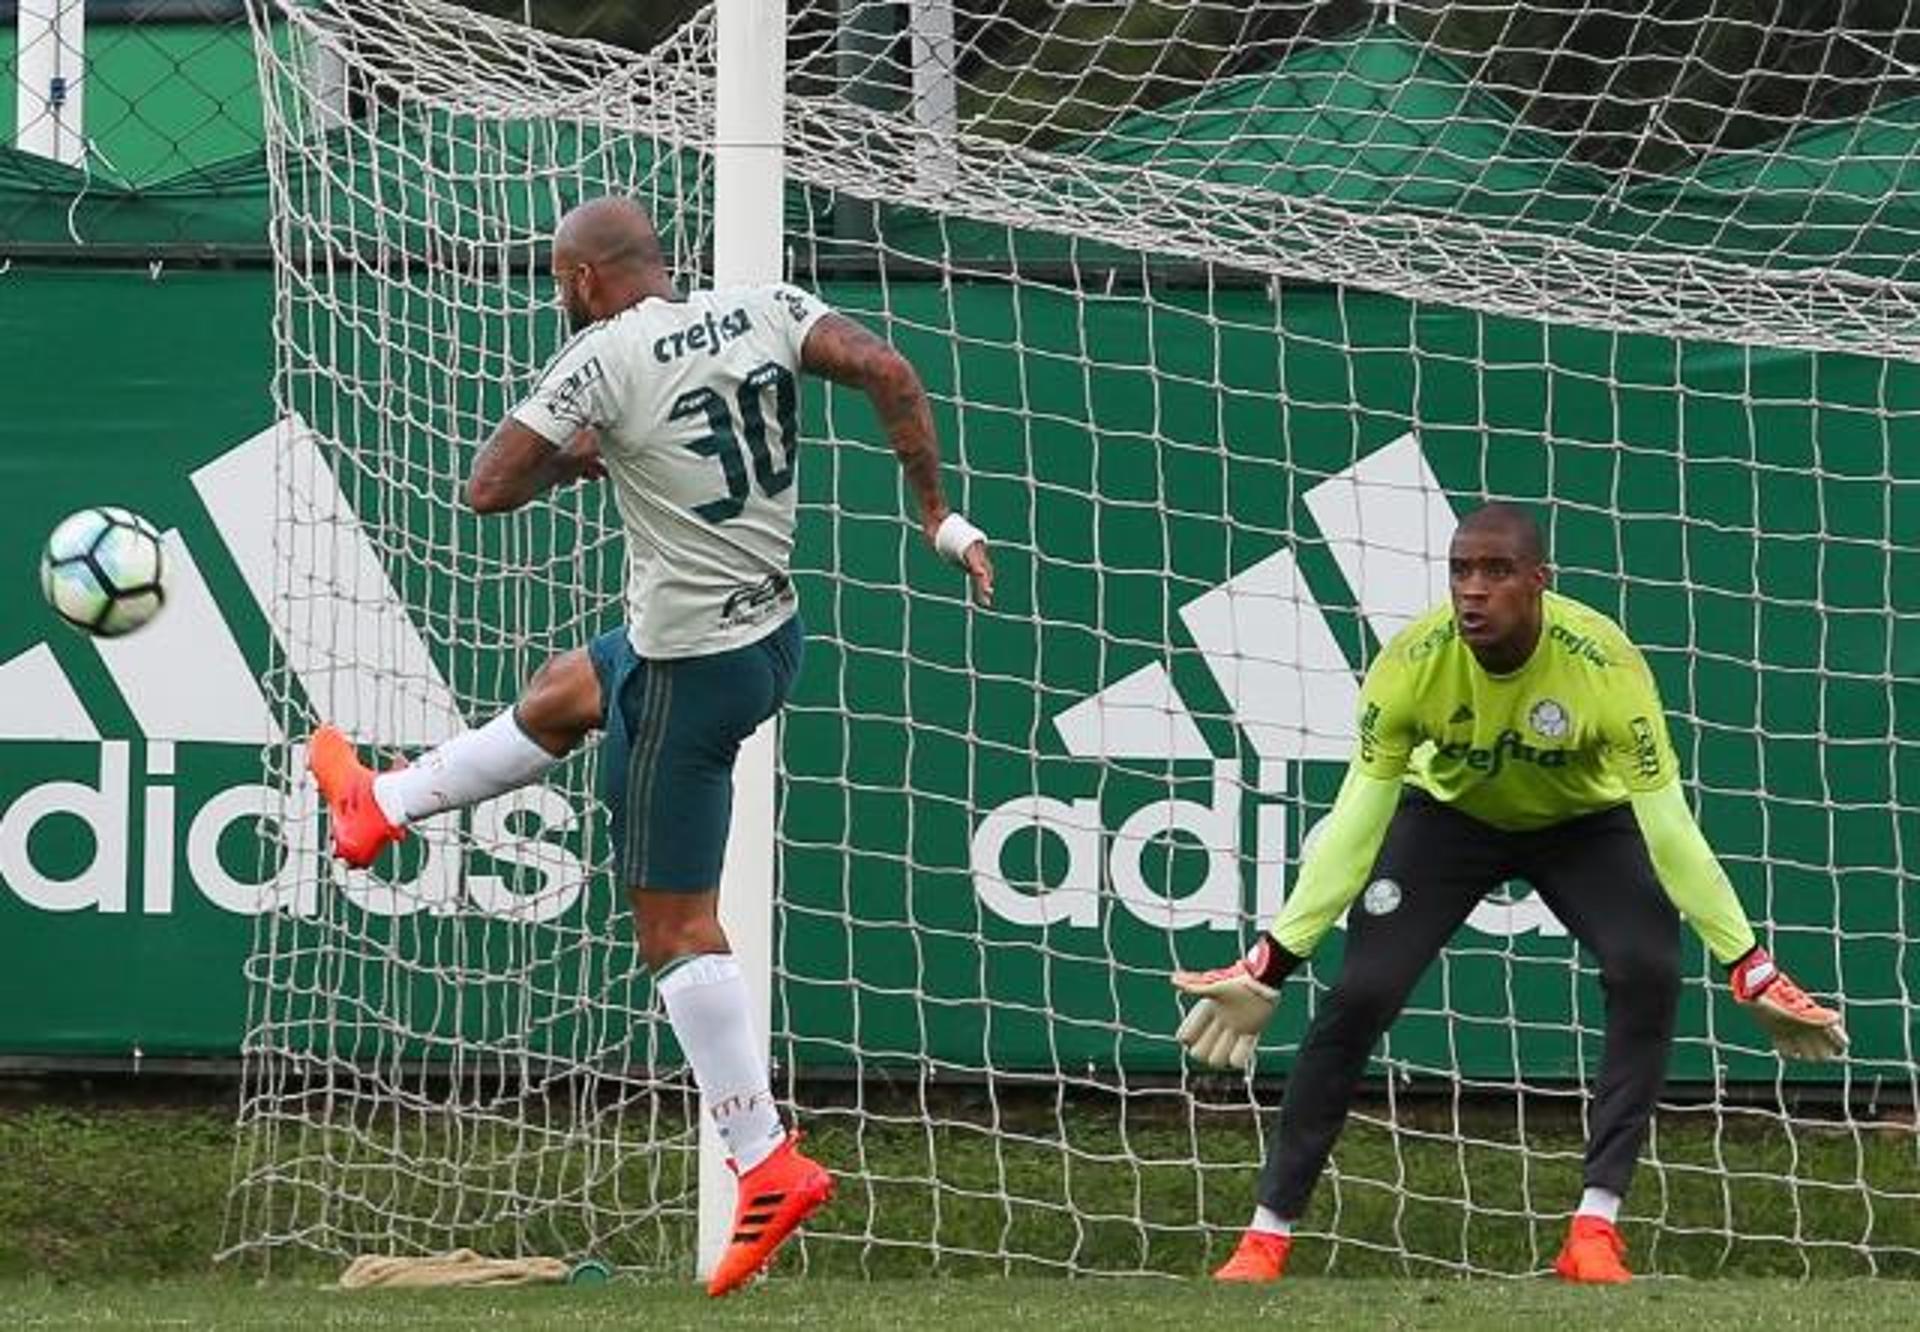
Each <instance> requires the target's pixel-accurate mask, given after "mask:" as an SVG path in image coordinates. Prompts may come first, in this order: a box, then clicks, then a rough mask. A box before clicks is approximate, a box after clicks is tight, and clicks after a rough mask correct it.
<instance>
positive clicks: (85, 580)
mask: <svg viewBox="0 0 1920 1332" xmlns="http://www.w3.org/2000/svg"><path fill="white" fill-rule="evenodd" d="M165 579H166V561H165V556H164V554H163V552H162V550H161V546H160V533H159V531H158V530H157V529H156V528H155V527H154V525H153V524H152V523H150V522H148V521H147V520H146V519H145V518H142V517H141V516H140V515H139V514H137V513H129V512H127V510H125V509H115V508H108V507H105V506H102V507H100V508H97V509H82V510H80V512H78V513H75V514H69V515H68V516H67V517H66V518H64V519H62V520H61V523H60V525H59V526H58V527H56V528H54V529H53V535H52V536H50V537H48V538H47V548H46V550H45V551H43V552H42V553H41V556H40V586H41V588H42V589H43V590H44V591H45V592H46V594H47V604H48V605H50V606H52V607H53V609H54V610H55V611H56V612H57V613H58V614H59V616H60V618H61V619H63V620H65V621H66V622H67V623H68V624H70V625H72V626H74V628H76V629H84V630H85V631H86V632H88V633H90V634H97V635H98V636H100V637H102V638H118V637H119V636H120V635H121V634H130V633H132V632H133V631H134V630H135V629H138V628H139V627H140V626H141V625H143V624H145V623H146V622H147V621H148V620H151V619H152V618H153V617H154V616H155V615H157V614H159V611H160V607H161V606H162V605H164V604H165V603H166V599H167V590H166V587H165Z"/></svg>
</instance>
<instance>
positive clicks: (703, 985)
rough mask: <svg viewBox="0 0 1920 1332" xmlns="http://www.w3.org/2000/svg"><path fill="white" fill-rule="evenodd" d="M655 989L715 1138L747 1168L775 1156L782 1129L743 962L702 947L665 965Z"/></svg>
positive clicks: (729, 955) (738, 1164)
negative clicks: (758, 1049) (750, 1011)
mask: <svg viewBox="0 0 1920 1332" xmlns="http://www.w3.org/2000/svg"><path fill="white" fill-rule="evenodd" d="M655 988H657V989H658V990H659V991H660V1001H661V1002H662V1003H664V1004H665V1005H666V1006H667V1019H668V1021H670V1022H672V1023H673V1034H674V1036H675V1037H676V1038H677V1039H678V1040H679V1042H680V1048H681V1049H682V1050H684V1051H686V1053H687V1062H688V1063H690V1064H692V1065H693V1080H694V1081H695V1082H697V1083H699V1084H700V1096H701V1098H702V1099H703V1100H704V1101H705V1102H706V1107H707V1113H708V1114H710V1115H712V1116H713V1126H714V1127H715V1128H716V1129H718V1130H719V1131H720V1141H721V1142H723V1143H725V1144H726V1145H727V1150H728V1151H729V1152H731V1153H732V1154H733V1160H734V1164H735V1165H736V1166H737V1167H738V1168H739V1170H740V1173H741V1174H745V1173H746V1172H747V1171H749V1170H751V1169H753V1168H754V1167H755V1166H757V1165H759V1164H760V1163H761V1162H762V1161H764V1160H766V1159H767V1157H769V1156H771V1155H772V1154H773V1149H774V1148H776V1147H778V1146H779V1145H780V1144H781V1143H782V1142H784V1141H785V1140H786V1136H787V1131H786V1129H785V1128H784V1127H783V1126H782V1125H781V1123H780V1111H779V1110H778V1109H777V1108H776V1107H775V1106H774V1103H773V1091H772V1089H771V1088H770V1087H768V1085H767V1069H766V1065H764V1064H762V1063H761V1062H760V1059H759V1057H758V1056H757V1055H756V1054H755V1053H754V1042H753V1025H752V1023H750V1022H749V1021H748V1020H747V1002H748V1001H747V983H746V981H745V980H744V979H742V978H741V975H740V964H739V963H738V962H735V961H734V960H733V955H732V954H731V953H702V954H700V955H699V956H697V957H691V958H685V959H681V960H679V961H676V962H674V963H672V964H670V965H669V967H668V969H667V971H666V972H665V974H664V975H662V976H661V977H660V979H659V980H658V981H657V982H656V983H655Z"/></svg>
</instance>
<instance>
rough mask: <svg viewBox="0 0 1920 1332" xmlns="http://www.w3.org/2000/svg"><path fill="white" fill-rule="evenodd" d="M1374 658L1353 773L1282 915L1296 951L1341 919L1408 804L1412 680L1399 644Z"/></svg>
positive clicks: (1277, 921)
mask: <svg viewBox="0 0 1920 1332" xmlns="http://www.w3.org/2000/svg"><path fill="white" fill-rule="evenodd" d="M1399 645H1400V640H1398V639H1396V640H1395V641H1394V643H1392V644H1389V645H1388V647H1387V650H1386V651H1384V652H1382V653H1381V654H1380V655H1379V656H1378V657H1376V658H1374V662H1373V666H1372V668H1371V669H1369V670H1368V671H1367V679H1366V683H1364V684H1363V685H1362V686H1361V687H1360V712H1359V718H1358V729H1359V733H1360V734H1359V741H1358V743H1357V744H1356V745H1355V746H1354V753H1353V759H1352V761H1351V762H1350V763H1348V765H1347V775H1346V778H1345V780H1344V781H1342V782H1341V783H1340V794H1339V795H1338V796H1336V797H1334V802H1333V809H1332V810H1331V811H1330V812H1329V813H1328V814H1327V817H1326V821H1325V823H1324V824H1323V825H1322V826H1321V828H1320V831H1319V833H1318V834H1317V836H1316V838H1315V840H1314V846H1313V850H1312V852H1311V853H1310V854H1308V856H1307V857H1306V859H1305V860H1304V861H1302V862H1301V865H1300V873H1299V876H1298V877H1297V878H1296V879H1295V881H1294V885H1293V891H1292V892H1291V893H1290V894H1288V896H1287V900H1286V904H1285V905H1284V906H1282V907H1281V909H1280V914H1279V915H1278V916H1277V917H1275V918H1274V922H1273V927H1272V930H1273V937H1274V938H1276V939H1278V940H1279V941H1280V943H1281V945H1282V946H1283V947H1284V948H1286V950H1287V951H1288V952H1290V953H1292V954H1294V955H1295V956H1296V957H1308V956H1310V955H1311V954H1312V953H1313V950H1314V948H1315V947H1317V946H1318V945H1319V943H1320V940H1321V939H1322V938H1323V937H1325V935H1326V932H1327V931H1328V930H1329V929H1330V928H1332V926H1333V922H1334V921H1336V920H1338V919H1340V915H1341V913H1342V912H1344V911H1345V910H1346V909H1347V906H1348V904H1349V903H1351V902H1352V901H1353V899H1354V898H1355V897H1356V896H1358V895H1359V892H1360V887H1361V885H1362V884H1363V883H1364V882H1365V881H1366V877H1367V871H1368V870H1369V869H1370V868H1372V866H1373V862H1374V858H1375V857H1376V856H1378V855H1379V854H1380V843H1381V841H1382V840H1383V839H1384V838H1385V837H1386V834H1387V825H1388V824H1389V823H1391V822H1392V821H1393V812H1394V810H1395V809H1397V808H1399V805H1400V789H1401V778H1402V777H1403V776H1404V774H1405V773H1406V770H1407V761H1408V758H1409V756H1410V755H1411V754H1412V752H1413V746H1414V742H1415V740H1416V738H1417V737H1416V735H1415V729H1414V724H1413V713H1412V711H1411V707H1410V704H1411V693H1412V683H1411V680H1410V679H1409V672H1408V670H1407V666H1406V661H1405V658H1404V657H1403V656H1402V655H1401V654H1400V653H1399V652H1397V651H1395V648H1396V647H1398V646H1399Z"/></svg>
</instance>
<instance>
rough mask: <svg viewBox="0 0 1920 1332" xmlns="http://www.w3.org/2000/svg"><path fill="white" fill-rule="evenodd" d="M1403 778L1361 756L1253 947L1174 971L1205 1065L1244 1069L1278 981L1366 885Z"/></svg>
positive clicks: (1189, 1033) (1192, 1046)
mask: <svg viewBox="0 0 1920 1332" xmlns="http://www.w3.org/2000/svg"><path fill="white" fill-rule="evenodd" d="M1400 785H1401V783H1400V778H1399V777H1397V776H1396V777H1378V776H1374V775H1372V774H1371V773H1368V772H1366V771H1363V770H1362V768H1361V766H1360V764H1359V763H1356V764H1355V765H1354V766H1353V767H1351V768H1349V769H1348V770H1347V777H1346V780H1345V781H1343V782H1342V783H1341V784H1340V794H1339V795H1338V796H1337V797H1336V798H1335V799H1334V802H1333V810H1332V812H1331V813H1329V814H1328V815H1327V818H1326V822H1325V823H1324V824H1323V825H1322V826H1321V828H1320V831H1319V833H1318V834H1317V835H1316V838H1315V841H1314V845H1313V850H1312V851H1311V852H1310V853H1309V854H1308V856H1307V859H1306V862H1305V863H1304V864H1302V865H1301V866H1300V877H1299V880H1298V881H1297V882H1296V883H1295V884H1294V889H1293V893H1292V894H1291V895H1290V896H1289V897H1288V898H1287V903H1286V905H1285V906H1284V907H1282V908H1281V910H1280V914H1279V916H1278V917H1276V918H1275V920H1274V922H1273V926H1272V928H1271V929H1270V930H1269V931H1268V932H1267V933H1266V934H1263V935H1261V936H1260V939H1259V940H1258V942H1256V943H1255V944H1254V946H1253V950H1252V951H1251V952H1249V953H1248V954H1247V955H1246V956H1245V957H1243V958H1241V959H1240V960H1239V961H1238V962H1235V963H1233V964H1232V965H1231V966H1225V967H1219V968H1216V969H1215V970H1213V971H1176V972H1174V973H1173V987H1174V988H1175V989H1176V990H1178V991H1180V993H1182V994H1184V995H1187V996H1189V997H1190V998H1193V999H1195V1000H1197V1001H1198V1002H1196V1003H1195V1004H1194V1006H1193V1007H1192V1008H1190V1009H1188V1010H1187V1016H1186V1017H1185V1019H1184V1020H1182V1021H1181V1023H1180V1030H1179V1031H1178V1032H1176V1033H1175V1039H1177V1040H1178V1041H1179V1042H1180V1043H1181V1044H1182V1045H1184V1046H1186V1047H1187V1052H1188V1053H1189V1054H1191V1055H1192V1056H1193V1057H1194V1058H1195V1059H1197V1060H1199V1061H1200V1062H1201V1063H1203V1064H1214V1065H1217V1066H1219V1067H1222V1068H1245V1067H1246V1066H1247V1064H1248V1061H1250V1060H1251V1059H1252V1058H1253V1050H1254V1047H1255V1046H1256V1045H1258V1044H1259V1042H1260V1033H1261V1032H1262V1031H1263V1030H1265V1028H1266V1025H1267V1023H1268V1021H1269V1020H1270V1019H1271V1018H1272V1017H1273V1010H1274V1007H1275V1005H1276V1004H1278V1002H1279V999H1280V982H1281V981H1283V980H1285V979H1286V978H1287V976H1288V975H1289V974H1290V973H1291V972H1292V971H1293V969H1294V968H1295V967H1297V966H1299V965H1300V964H1301V963H1302V962H1303V961H1305V960H1306V959H1307V957H1308V956H1310V955H1311V954H1312V952H1313V950H1314V948H1315V946H1317V945H1318V944H1319V942H1320V940H1321V939H1322V938H1323V937H1324V936H1325V935H1326V932H1327V931H1328V930H1329V929H1330V928H1332V925H1333V922H1334V921H1336V920H1338V919H1339V918H1340V913H1341V912H1343V911H1345V910H1346V909H1347V906H1348V904H1350V903H1351V902H1352V901H1353V899H1354V898H1355V897H1356V896H1357V895H1358V894H1359V892H1360V884H1361V881H1362V880H1364V879H1365V878H1366V875H1367V869H1368V867H1370V866H1371V865H1372V864H1373V862H1374V858H1375V857H1376V856H1378V855H1379V854H1380V843H1381V840H1382V839H1383V838H1384V837H1385V836H1386V833H1387V825H1388V824H1389V823H1390V822H1392V820H1393V811H1394V810H1395V809H1396V808H1398V806H1399V803H1400Z"/></svg>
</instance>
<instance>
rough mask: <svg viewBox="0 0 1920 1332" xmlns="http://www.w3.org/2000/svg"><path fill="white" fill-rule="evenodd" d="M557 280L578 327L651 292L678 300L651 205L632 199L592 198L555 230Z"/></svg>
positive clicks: (564, 304)
mask: <svg viewBox="0 0 1920 1332" xmlns="http://www.w3.org/2000/svg"><path fill="white" fill-rule="evenodd" d="M553 281H554V287H555V289H556V290H557V291H558V293H559V297H560V304H561V307H562V308H563V309H565V310H566V312H567V323H568V324H569V325H570V326H571V327H572V328H573V329H574V330H575V331H576V332H577V331H578V330H580V329H583V328H585V327H586V326H587V325H589V324H591V323H593V322H594V321H596V320H600V319H611V318H612V317H613V316H615V315H617V314H619V313H620V312H621V311H622V310H625V309H629V308H630V307H632V306H635V305H638V304H639V303H640V302H641V301H644V300H646V299H647V298H648V297H650V296H658V297H660V298H661V299H663V300H677V299H678V297H677V296H676V294H675V293H674V290H673V279H672V278H670V277H669V276H668V275H667V265H666V260H665V259H664V258H663V257H662V256H661V253H660V235H659V233H658V232H656V231H655V230H654V229H653V219H652V218H650V217H648V216H647V210H646V209H644V208H642V207H641V206H640V205H639V204H637V203H635V202H634V201H633V200H631V199H619V198H614V197H612V196H608V197H606V198H601V199H589V200H587V202H585V203H583V204H581V205H580V206H579V207H577V208H575V209H574V210H573V211H571V212H569V213H568V214H567V215H566V216H565V217H563V218H561V219H560V225H559V226H558V227H556V228H554V232H553Z"/></svg>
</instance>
